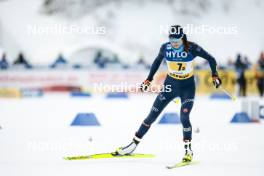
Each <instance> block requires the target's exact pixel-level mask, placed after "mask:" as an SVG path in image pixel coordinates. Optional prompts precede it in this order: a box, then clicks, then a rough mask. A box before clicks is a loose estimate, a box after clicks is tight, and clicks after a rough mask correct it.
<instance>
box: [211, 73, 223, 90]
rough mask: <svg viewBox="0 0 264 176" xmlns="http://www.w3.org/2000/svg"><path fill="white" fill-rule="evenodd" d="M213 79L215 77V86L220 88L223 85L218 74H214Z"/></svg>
mask: <svg viewBox="0 0 264 176" xmlns="http://www.w3.org/2000/svg"><path fill="white" fill-rule="evenodd" d="M212 79H213V84H214V86H215V88H218V87H220V86H221V84H222V80H221V79H220V78H219V76H218V74H214V75H212Z"/></svg>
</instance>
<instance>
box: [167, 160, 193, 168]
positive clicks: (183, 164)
mask: <svg viewBox="0 0 264 176" xmlns="http://www.w3.org/2000/svg"><path fill="white" fill-rule="evenodd" d="M197 163H198V161H190V162H179V163H176V164H174V165H172V166H167V167H166V168H167V169H174V168H177V167H183V166H188V165H192V164H197Z"/></svg>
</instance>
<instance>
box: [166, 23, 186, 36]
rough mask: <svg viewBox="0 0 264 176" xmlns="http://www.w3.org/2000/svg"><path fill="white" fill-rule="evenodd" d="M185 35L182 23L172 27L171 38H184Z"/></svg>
mask: <svg viewBox="0 0 264 176" xmlns="http://www.w3.org/2000/svg"><path fill="white" fill-rule="evenodd" d="M184 35H185V34H184V32H183V29H182V27H181V26H180V25H173V26H171V27H170V31H169V38H174V39H182V38H183V37H184Z"/></svg>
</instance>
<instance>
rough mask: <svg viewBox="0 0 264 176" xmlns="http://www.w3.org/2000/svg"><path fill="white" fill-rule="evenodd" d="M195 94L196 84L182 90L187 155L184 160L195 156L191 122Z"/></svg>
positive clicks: (182, 120)
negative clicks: (192, 144)
mask: <svg viewBox="0 0 264 176" xmlns="http://www.w3.org/2000/svg"><path fill="white" fill-rule="evenodd" d="M194 96H195V85H190V86H188V87H186V88H185V89H184V90H182V91H181V94H180V97H181V103H182V105H181V113H180V119H181V123H182V126H183V141H184V149H185V156H184V157H183V161H184V162H190V161H191V160H192V157H193V152H192V149H191V140H192V125H191V122H190V112H191V110H192V107H193V102H194Z"/></svg>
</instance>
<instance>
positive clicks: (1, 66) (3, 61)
mask: <svg viewBox="0 0 264 176" xmlns="http://www.w3.org/2000/svg"><path fill="white" fill-rule="evenodd" d="M8 67H9V64H8V62H7V60H6V54H5V53H4V54H3V56H2V59H1V61H0V69H8Z"/></svg>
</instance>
